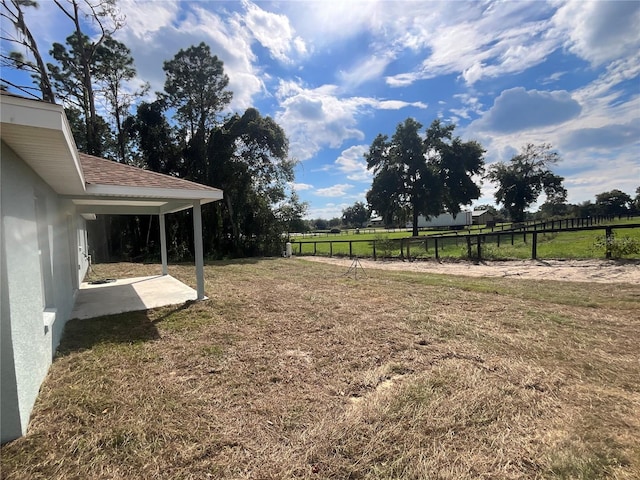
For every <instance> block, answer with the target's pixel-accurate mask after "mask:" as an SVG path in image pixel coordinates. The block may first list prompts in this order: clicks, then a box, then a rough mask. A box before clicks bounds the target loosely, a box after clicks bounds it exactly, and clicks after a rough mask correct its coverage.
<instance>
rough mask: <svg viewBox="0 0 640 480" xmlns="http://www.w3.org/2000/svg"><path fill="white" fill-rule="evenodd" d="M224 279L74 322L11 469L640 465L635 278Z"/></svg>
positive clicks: (184, 473)
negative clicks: (200, 294) (171, 298)
mask: <svg viewBox="0 0 640 480" xmlns="http://www.w3.org/2000/svg"><path fill="white" fill-rule="evenodd" d="M99 267H100V268H101V269H102V270H103V271H104V273H105V274H107V275H108V276H110V277H115V278H120V277H121V276H123V274H125V273H126V274H131V273H134V274H137V275H144V274H146V270H145V269H146V268H148V267H138V268H136V267H135V266H131V265H127V264H120V265H118V264H116V265H109V266H107V265H100V266H99ZM170 273H171V274H172V275H173V276H174V277H177V278H179V279H181V280H182V281H184V282H186V283H189V284H191V285H193V284H194V283H195V279H194V278H193V269H192V267H181V266H174V267H170ZM206 279H207V280H206V281H207V284H206V292H207V295H208V296H209V300H208V301H205V302H198V303H189V304H186V305H183V306H177V307H167V308H162V309H156V310H150V311H146V312H136V313H130V314H122V315H115V316H110V317H103V318H97V319H93V320H89V321H72V322H69V323H68V324H67V329H66V332H65V337H64V339H63V342H62V344H61V345H60V348H59V352H58V355H57V358H56V360H55V362H54V364H53V366H52V368H51V370H50V373H49V375H48V377H47V380H46V382H45V383H44V385H43V387H42V389H41V394H40V397H39V399H38V402H37V404H36V407H35V409H34V412H33V417H32V420H31V424H30V430H29V433H28V434H27V436H25V437H24V438H21V439H18V440H16V441H14V442H11V443H9V444H7V445H4V446H3V447H2V474H3V478H7V479H23V478H24V479H26V478H29V479H34V478H47V479H62V478H111V479H120V478H123V479H124V478H154V479H155V478H159V479H163V478H166V479H173V478H181V479H202V478H234V479H242V478H247V479H249V478H252V479H253V478H261V479H282V478H300V479H306V478H309V479H311V478H328V479H346V478H350V479H387V478H398V479H400V478H402V479H422V478H438V479H476V478H502V479H520V478H532V479H533V478H562V479H572V478H580V479H591V478H593V479H596V478H620V479H625V478H629V479H631V478H639V477H640V447H639V445H640V429H639V424H638V423H639V420H638V419H640V393H639V390H640V388H639V387H640V364H639V363H638V354H637V339H638V338H639V333H640V319H639V318H638V315H637V312H638V311H639V309H640V308H639V307H640V288H639V287H638V286H636V285H630V284H617V285H602V284H598V285H592V284H575V283H574V284H566V283H561V282H541V281H526V280H520V279H498V278H496V279H469V278H462V277H452V276H444V275H443V276H438V275H425V274H418V273H407V272H386V271H379V270H376V271H373V270H369V271H368V272H367V276H366V278H360V279H358V280H356V279H354V278H352V277H348V276H345V275H344V271H343V269H341V268H339V267H336V266H331V265H324V264H317V263H310V262H306V261H303V260H295V259H274V260H261V261H240V262H226V263H216V264H211V265H209V266H207V267H206Z"/></svg>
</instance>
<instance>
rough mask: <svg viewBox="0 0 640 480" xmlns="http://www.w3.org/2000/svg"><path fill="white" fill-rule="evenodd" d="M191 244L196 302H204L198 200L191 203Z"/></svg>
mask: <svg viewBox="0 0 640 480" xmlns="http://www.w3.org/2000/svg"><path fill="white" fill-rule="evenodd" d="M193 243H194V253H195V257H196V280H197V284H198V288H197V291H198V300H204V299H205V296H204V252H203V248H202V208H201V206H200V200H194V201H193Z"/></svg>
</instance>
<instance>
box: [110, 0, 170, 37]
mask: <svg viewBox="0 0 640 480" xmlns="http://www.w3.org/2000/svg"><path fill="white" fill-rule="evenodd" d="M118 7H119V8H120V11H121V12H122V14H124V15H125V17H126V26H125V28H126V30H128V31H129V34H130V35H131V36H134V37H137V38H139V39H141V40H150V39H151V38H152V37H153V35H154V34H155V33H157V32H158V31H159V30H161V29H163V28H166V27H170V26H171V25H172V24H173V22H174V21H175V20H176V18H177V15H178V13H179V11H180V2H179V1H178V0H166V1H163V2H151V1H149V0H148V1H140V0H120V1H119V2H118Z"/></svg>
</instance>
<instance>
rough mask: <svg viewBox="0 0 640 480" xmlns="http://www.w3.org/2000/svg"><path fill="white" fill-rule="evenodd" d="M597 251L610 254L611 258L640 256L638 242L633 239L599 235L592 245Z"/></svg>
mask: <svg viewBox="0 0 640 480" xmlns="http://www.w3.org/2000/svg"><path fill="white" fill-rule="evenodd" d="M593 246H594V247H596V248H598V249H605V251H606V250H609V251H610V252H611V258H622V257H624V256H627V255H637V254H640V241H638V240H636V239H635V238H630V237H622V238H617V237H614V236H610V237H607V236H606V235H600V236H598V237H596V241H595V242H594V244H593Z"/></svg>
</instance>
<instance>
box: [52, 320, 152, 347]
mask: <svg viewBox="0 0 640 480" xmlns="http://www.w3.org/2000/svg"><path fill="white" fill-rule="evenodd" d="M159 338H160V334H159V333H158V329H157V328H156V326H155V325H154V323H153V322H152V321H151V319H150V318H149V315H148V312H147V311H146V310H142V311H138V312H127V313H119V314H117V315H107V316H104V317H97V318H92V319H90V320H69V321H68V322H67V324H66V325H65V329H64V334H63V336H62V340H61V341H60V346H59V347H58V351H57V355H58V356H65V355H69V354H71V353H74V352H78V351H82V350H90V349H91V348H93V347H95V346H97V345H101V344H123V343H125V344H132V343H139V342H147V341H150V340H156V339H159Z"/></svg>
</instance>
